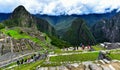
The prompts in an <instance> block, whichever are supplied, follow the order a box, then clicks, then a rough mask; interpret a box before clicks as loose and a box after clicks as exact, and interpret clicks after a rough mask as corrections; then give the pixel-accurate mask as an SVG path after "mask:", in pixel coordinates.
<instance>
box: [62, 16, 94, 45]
mask: <svg viewBox="0 0 120 70" xmlns="http://www.w3.org/2000/svg"><path fill="white" fill-rule="evenodd" d="M63 39H64V40H65V41H67V42H69V43H70V44H72V45H73V46H79V45H80V43H83V44H84V45H88V44H91V45H92V44H94V43H95V38H94V36H93V35H92V33H91V32H90V29H89V28H88V27H87V25H86V23H85V21H84V20H83V19H81V18H77V19H75V20H74V21H73V22H72V25H71V27H69V29H68V30H67V31H66V32H65V33H64V34H63Z"/></svg>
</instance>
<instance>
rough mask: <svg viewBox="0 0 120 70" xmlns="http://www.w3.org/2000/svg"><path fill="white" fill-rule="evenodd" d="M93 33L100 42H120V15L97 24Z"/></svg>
mask: <svg viewBox="0 0 120 70" xmlns="http://www.w3.org/2000/svg"><path fill="white" fill-rule="evenodd" d="M92 32H93V34H94V36H95V37H96V39H97V41H98V42H104V41H108V42H120V13H118V14H116V15H115V16H113V17H112V18H110V19H103V20H101V21H99V22H98V23H96V24H95V25H94V26H93V29H92ZM100 38H101V39H100Z"/></svg>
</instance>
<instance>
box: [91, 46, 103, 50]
mask: <svg viewBox="0 0 120 70" xmlns="http://www.w3.org/2000/svg"><path fill="white" fill-rule="evenodd" d="M92 48H93V49H94V50H95V51H99V50H105V48H103V47H101V46H100V45H94V46H92Z"/></svg>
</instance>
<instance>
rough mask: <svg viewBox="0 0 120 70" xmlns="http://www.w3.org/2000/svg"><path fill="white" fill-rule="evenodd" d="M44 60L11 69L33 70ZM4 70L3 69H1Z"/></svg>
mask: <svg viewBox="0 0 120 70" xmlns="http://www.w3.org/2000/svg"><path fill="white" fill-rule="evenodd" d="M44 61H45V60H40V61H36V62H32V63H28V64H22V65H19V66H16V67H13V68H11V69H12V70H35V69H36V67H37V66H39V65H41V64H43V62H44ZM5 69H6V70H11V69H7V68H5ZM3 70H4V68H3Z"/></svg>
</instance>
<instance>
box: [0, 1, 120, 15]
mask: <svg viewBox="0 0 120 70" xmlns="http://www.w3.org/2000/svg"><path fill="white" fill-rule="evenodd" d="M19 5H24V6H25V8H26V9H27V10H28V11H29V12H30V13H32V14H36V13H39V14H48V15H61V14H62V15H63V14H65V15H71V14H90V13H106V12H110V11H112V10H113V9H118V11H119V10H120V0H0V12H5V13H9V12H12V11H13V10H14V8H16V7H17V6H19Z"/></svg>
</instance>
